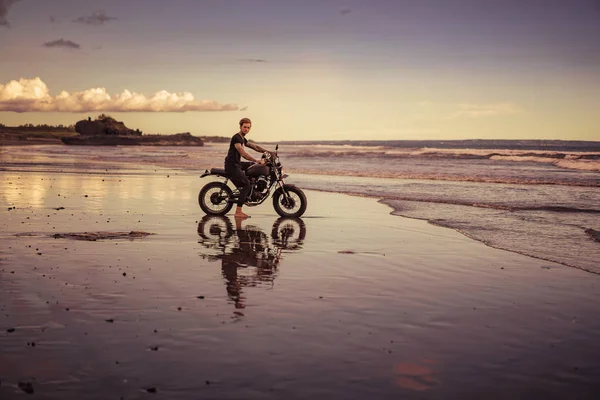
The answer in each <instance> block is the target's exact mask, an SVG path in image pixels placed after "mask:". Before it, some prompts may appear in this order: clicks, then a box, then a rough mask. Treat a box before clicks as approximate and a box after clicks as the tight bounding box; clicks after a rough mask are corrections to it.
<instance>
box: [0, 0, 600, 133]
mask: <svg viewBox="0 0 600 400" xmlns="http://www.w3.org/2000/svg"><path fill="white" fill-rule="evenodd" d="M598 110H600V1H598V0H564V1H558V0H502V1H500V0H301V1H300V0H170V1H164V0H93V1H92V0H0V123H2V124H4V125H8V126H14V125H20V124H25V123H33V124H53V125H56V124H63V125H71V124H75V123H76V122H77V121H78V120H81V119H86V118H87V117H88V116H91V117H92V118H95V117H97V116H98V115H100V114H102V113H104V114H108V115H110V116H112V117H114V118H116V119H117V120H120V121H123V122H124V123H125V124H126V125H127V126H128V127H129V128H132V129H140V130H142V131H143V132H144V133H148V134H150V133H163V134H171V133H180V132H191V133H192V134H193V135H198V136H203V135H211V136H212V135H217V136H230V135H232V134H233V133H235V132H237V131H238V129H239V126H238V121H239V120H240V119H241V118H242V117H249V118H251V119H252V121H253V128H252V133H251V136H249V137H250V138H253V139H254V140H256V141H259V142H260V141H286V140H425V139H432V140H451V139H563V140H600V112H599V111H598Z"/></svg>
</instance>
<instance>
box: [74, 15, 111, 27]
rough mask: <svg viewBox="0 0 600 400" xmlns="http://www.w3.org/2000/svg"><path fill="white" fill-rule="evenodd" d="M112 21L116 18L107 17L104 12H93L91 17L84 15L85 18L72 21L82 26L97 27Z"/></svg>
mask: <svg viewBox="0 0 600 400" xmlns="http://www.w3.org/2000/svg"><path fill="white" fill-rule="evenodd" d="M113 19H116V18H115V17H109V16H108V15H106V14H105V13H104V12H95V13H93V14H92V15H86V16H83V17H79V18H77V19H74V20H73V22H77V23H80V24H84V25H94V26H99V25H104V24H106V23H107V22H108V21H110V20H113Z"/></svg>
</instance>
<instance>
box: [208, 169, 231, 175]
mask: <svg viewBox="0 0 600 400" xmlns="http://www.w3.org/2000/svg"><path fill="white" fill-rule="evenodd" d="M210 173H211V174H213V175H221V176H227V172H225V168H211V169H210Z"/></svg>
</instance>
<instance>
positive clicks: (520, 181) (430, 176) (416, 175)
mask: <svg viewBox="0 0 600 400" xmlns="http://www.w3.org/2000/svg"><path fill="white" fill-rule="evenodd" d="M286 171H287V172H290V173H298V174H307V175H322V176H356V177H362V178H391V179H412V180H434V181H451V182H479V183H503V184H516V185H562V186H583V187H600V177H598V178H597V179H593V178H591V179H587V180H579V181H575V180H572V179H571V180H569V179H560V178H556V177H553V178H551V179H550V178H543V177H523V176H518V177H506V176H481V175H477V176H475V175H471V176H467V175H451V174H446V173H443V172H438V173H423V172H407V171H389V170H386V171H382V170H377V171H371V170H370V171H355V170H353V171H348V170H342V169H332V168H327V169H316V168H298V167H291V168H286Z"/></svg>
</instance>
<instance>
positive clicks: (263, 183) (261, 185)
mask: <svg viewBox="0 0 600 400" xmlns="http://www.w3.org/2000/svg"><path fill="white" fill-rule="evenodd" d="M267 185H268V182H267V180H266V179H265V178H264V177H262V176H261V177H260V178H258V179H257V180H256V184H255V188H256V191H257V192H263V191H264V190H265V189H266V188H267Z"/></svg>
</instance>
